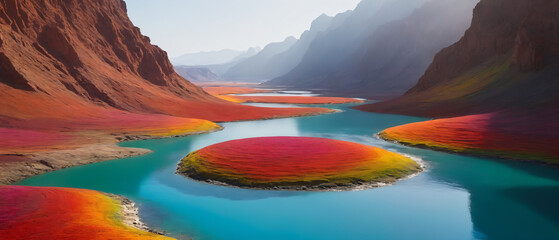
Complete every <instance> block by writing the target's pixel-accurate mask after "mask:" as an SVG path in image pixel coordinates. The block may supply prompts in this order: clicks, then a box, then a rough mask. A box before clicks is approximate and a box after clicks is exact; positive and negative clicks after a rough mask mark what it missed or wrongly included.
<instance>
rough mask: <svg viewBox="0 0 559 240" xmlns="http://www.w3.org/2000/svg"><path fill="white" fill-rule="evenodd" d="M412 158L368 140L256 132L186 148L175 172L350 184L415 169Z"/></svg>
mask: <svg viewBox="0 0 559 240" xmlns="http://www.w3.org/2000/svg"><path fill="white" fill-rule="evenodd" d="M421 170H422V168H421V167H420V166H419V164H418V163H417V162H415V161H414V160H412V159H410V158H408V157H405V156H403V155H400V154H397V153H393V152H389V151H386V150H384V149H380V148H377V147H372V146H368V145H363V144H358V143H353V142H346V141H340V140H333V139H327V138H313V137H260V138H247V139H239V140H233V141H227V142H222V143H218V144H214V145H211V146H208V147H205V148H202V149H200V150H198V151H195V152H192V153H190V154H189V155H188V156H186V157H185V158H184V159H182V161H181V162H180V163H179V166H178V169H177V172H178V173H179V174H181V175H184V176H187V177H189V178H192V179H195V180H198V181H204V182H208V183H213V184H221V185H229V186H237V187H242V188H256V189H275V190H308V191H312V190H350V189H358V188H364V187H377V186H381V185H385V184H388V183H393V182H395V181H396V180H397V179H400V178H404V177H407V176H410V175H413V174H416V173H418V172H420V171H421Z"/></svg>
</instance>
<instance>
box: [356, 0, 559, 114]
mask: <svg viewBox="0 0 559 240" xmlns="http://www.w3.org/2000/svg"><path fill="white" fill-rule="evenodd" d="M558 62H559V2H557V1H546V0H482V1H481V2H480V3H479V4H478V5H477V6H476V8H475V10H474V17H473V20H472V24H471V27H470V28H469V29H468V30H467V31H466V33H465V35H464V36H463V37H462V39H461V40H460V41H458V42H457V43H455V44H454V45H452V46H450V47H448V48H445V49H443V50H442V51H441V52H439V53H438V54H437V55H436V56H435V58H434V60H433V63H432V64H431V66H430V67H429V68H428V69H427V71H426V72H425V74H424V75H423V76H422V77H421V79H419V82H418V83H417V84H416V85H415V86H414V87H413V88H412V89H410V90H409V91H408V92H407V93H406V94H405V95H404V96H402V97H399V98H396V99H394V100H392V101H387V102H384V103H378V104H372V105H368V106H364V107H361V109H363V110H368V111H378V112H391V113H399V114H409V115H421V116H430V117H449V116H460V115H465V114H473V113H484V112H490V111H496V110H500V109H504V108H510V107H517V106H532V105H539V104H542V103H549V102H551V101H556V98H555V96H556V92H557V91H559V86H558V84H557V78H558V72H557V70H556V69H557V68H558V67H559V65H558Z"/></svg>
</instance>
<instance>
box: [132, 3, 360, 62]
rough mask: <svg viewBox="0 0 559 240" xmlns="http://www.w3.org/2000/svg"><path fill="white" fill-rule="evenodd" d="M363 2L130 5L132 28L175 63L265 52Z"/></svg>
mask: <svg viewBox="0 0 559 240" xmlns="http://www.w3.org/2000/svg"><path fill="white" fill-rule="evenodd" d="M359 1H360V0H126V4H127V6H128V15H129V16H130V18H131V19H132V22H134V24H135V25H136V26H138V27H140V29H141V30H142V33H143V34H144V35H147V36H149V37H150V38H151V40H152V43H154V44H156V45H159V46H160V47H161V48H163V49H164V50H166V51H167V52H168V53H169V56H170V57H175V56H178V55H181V54H184V53H192V52H200V51H213V50H221V49H236V50H243V49H248V48H249V47H256V46H259V47H264V46H265V45H266V44H268V43H270V42H277V41H282V40H283V39H285V38H286V37H288V36H295V37H299V35H300V34H301V33H303V31H305V30H307V29H308V28H309V27H310V24H311V22H312V20H314V19H315V18H316V17H318V16H319V15H320V14H322V13H326V14H328V15H330V16H332V15H335V14H336V13H339V12H343V11H346V10H349V9H354V8H355V6H356V5H357V4H358V3H359Z"/></svg>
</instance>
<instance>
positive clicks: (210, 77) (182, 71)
mask: <svg viewBox="0 0 559 240" xmlns="http://www.w3.org/2000/svg"><path fill="white" fill-rule="evenodd" d="M175 72H177V73H178V74H179V75H181V76H182V77H184V78H186V80H188V81H191V82H194V83H199V82H218V81H222V79H221V78H220V77H219V76H218V75H216V74H215V73H214V72H212V70H210V69H209V68H206V67H190V66H175Z"/></svg>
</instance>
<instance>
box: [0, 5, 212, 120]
mask: <svg viewBox="0 0 559 240" xmlns="http://www.w3.org/2000/svg"><path fill="white" fill-rule="evenodd" d="M0 35H1V36H2V40H1V41H0V42H1V44H0V69H1V70H2V71H1V73H0V82H1V83H2V84H3V85H7V86H8V87H12V88H15V89H20V90H25V91H40V92H43V93H46V94H49V95H51V96H56V95H61V94H62V95H74V94H75V95H78V96H79V97H80V98H82V99H84V100H86V101H94V102H96V103H100V104H104V105H110V106H113V107H117V108H121V109H126V110H138V109H142V106H141V103H140V102H141V101H138V100H134V99H140V100H141V99H143V98H149V97H156V96H157V95H162V94H166V95H168V94H171V95H173V94H174V95H176V96H180V97H181V98H192V99H203V100H209V101H212V100H214V99H213V98H212V97H211V96H209V95H207V94H205V93H204V92H203V91H202V90H201V89H199V88H198V87H196V86H194V85H192V84H191V83H189V82H188V81H186V80H185V79H183V78H182V77H180V76H178V75H177V74H176V73H175V72H174V70H173V67H172V65H171V63H170V62H169V60H168V58H167V54H166V53H165V52H164V51H163V50H161V49H160V48H158V47H157V46H153V45H151V43H150V40H149V38H148V37H145V36H143V35H142V34H141V33H140V30H139V29H138V28H137V27H135V26H133V24H132V23H131V22H130V20H129V19H128V17H127V15H126V4H125V3H124V1H121V0H101V1H86V0H80V1H54V2H53V1H47V0H38V1H35V0H33V1H31V0H21V1H16V0H6V1H2V2H0ZM4 87H6V86H4ZM140 90H142V91H140ZM138 92H143V94H138Z"/></svg>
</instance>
